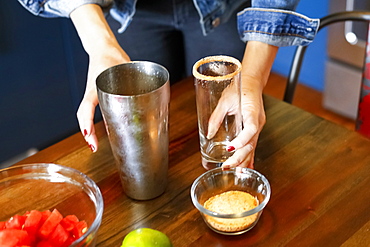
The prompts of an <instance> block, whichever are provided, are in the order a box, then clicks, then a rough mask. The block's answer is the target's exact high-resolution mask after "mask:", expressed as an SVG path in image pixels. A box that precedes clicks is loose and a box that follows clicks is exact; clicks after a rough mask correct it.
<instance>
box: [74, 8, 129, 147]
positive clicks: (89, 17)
mask: <svg viewBox="0 0 370 247" xmlns="http://www.w3.org/2000/svg"><path fill="white" fill-rule="evenodd" d="M71 19H72V21H73V24H74V25H75V28H76V30H77V32H78V35H79V37H80V39H81V42H82V45H83V47H84V49H85V51H86V52H87V54H88V55H89V69H88V74H87V83H86V89H85V94H84V97H83V99H82V101H81V104H80V106H79V108H78V111H77V119H78V122H79V126H80V130H81V133H82V134H83V136H84V138H85V140H86V142H87V144H88V145H89V147H90V149H91V151H92V152H96V151H97V150H98V139H97V137H96V135H95V128H94V113H95V108H96V106H97V105H98V96H97V91H96V78H97V76H98V75H99V74H100V73H101V72H103V71H104V70H105V69H107V68H109V67H112V66H115V65H118V64H122V63H127V62H129V61H130V58H129V56H128V55H127V54H126V53H125V51H124V50H123V49H122V48H121V47H120V45H119V44H118V42H117V40H116V38H115V36H114V34H113V33H112V31H111V29H110V27H109V26H108V24H107V22H106V20H105V17H104V14H103V11H102V10H101V8H100V7H99V6H98V5H95V4H86V5H83V6H81V7H79V8H77V9H76V10H74V11H73V12H72V13H71Z"/></svg>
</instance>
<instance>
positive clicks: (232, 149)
mask: <svg viewBox="0 0 370 247" xmlns="http://www.w3.org/2000/svg"><path fill="white" fill-rule="evenodd" d="M234 150H235V147H233V146H228V147H227V151H228V152H232V151H234Z"/></svg>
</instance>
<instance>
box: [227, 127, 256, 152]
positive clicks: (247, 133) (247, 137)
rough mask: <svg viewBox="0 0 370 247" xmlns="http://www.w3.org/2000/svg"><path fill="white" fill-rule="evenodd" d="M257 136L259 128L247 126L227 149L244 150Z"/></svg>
mask: <svg viewBox="0 0 370 247" xmlns="http://www.w3.org/2000/svg"><path fill="white" fill-rule="evenodd" d="M256 135H258V128H257V126H256V125H253V124H245V125H244V128H243V130H242V131H241V132H240V133H239V134H238V136H237V137H235V138H234V139H233V140H232V141H231V142H230V143H229V145H228V147H227V148H228V149H230V150H235V149H236V150H237V149H239V148H242V147H243V146H245V145H247V143H248V142H250V141H251V140H252V139H253V138H254V137H255V136H256Z"/></svg>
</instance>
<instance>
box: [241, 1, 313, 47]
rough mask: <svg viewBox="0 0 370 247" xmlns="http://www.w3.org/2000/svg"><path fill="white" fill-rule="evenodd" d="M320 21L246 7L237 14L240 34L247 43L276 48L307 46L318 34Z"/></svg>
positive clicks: (293, 13)
mask: <svg viewBox="0 0 370 247" xmlns="http://www.w3.org/2000/svg"><path fill="white" fill-rule="evenodd" d="M319 24H320V19H311V18H308V17H306V16H304V15H301V14H298V13H296V12H293V11H288V10H278V9H265V8H247V9H245V10H243V11H241V12H239V13H238V31H239V35H240V38H241V39H242V40H243V41H244V42H247V41H250V40H254V41H261V42H264V43H267V44H270V45H274V46H279V47H282V46H306V45H308V44H310V43H311V42H312V41H313V40H314V38H315V36H316V33H317V31H318V28H319Z"/></svg>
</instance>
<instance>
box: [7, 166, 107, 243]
mask: <svg viewBox="0 0 370 247" xmlns="http://www.w3.org/2000/svg"><path fill="white" fill-rule="evenodd" d="M103 207H104V206H103V197H102V194H101V192H100V189H99V187H98V186H97V185H96V183H95V182H94V181H93V180H92V179H90V178H89V177H88V176H86V175H85V174H83V173H81V172H79V171H77V170H75V169H73V168H69V167H66V166H61V165H57V164H28V165H19V166H13V167H9V168H5V169H2V170H0V246H6V247H13V246H14V247H18V246H19V247H67V246H76V247H77V246H90V247H93V246H95V243H96V237H97V232H98V229H99V227H100V224H101V220H102V215H103Z"/></svg>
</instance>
